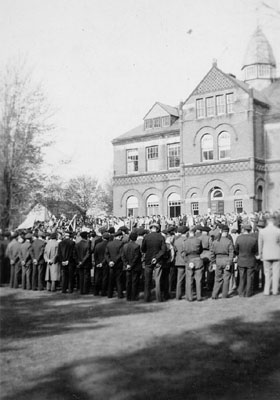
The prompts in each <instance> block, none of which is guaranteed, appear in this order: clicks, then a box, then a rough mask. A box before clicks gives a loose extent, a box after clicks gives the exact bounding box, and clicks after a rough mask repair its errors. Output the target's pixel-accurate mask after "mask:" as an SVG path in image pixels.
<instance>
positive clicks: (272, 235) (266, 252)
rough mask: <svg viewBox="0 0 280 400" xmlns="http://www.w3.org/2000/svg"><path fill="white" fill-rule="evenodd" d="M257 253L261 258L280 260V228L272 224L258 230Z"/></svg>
mask: <svg viewBox="0 0 280 400" xmlns="http://www.w3.org/2000/svg"><path fill="white" fill-rule="evenodd" d="M259 253H260V258H261V259H263V260H280V229H279V228H277V227H276V226H274V225H273V224H268V226H267V227H266V228H264V229H262V230H260V233H259Z"/></svg>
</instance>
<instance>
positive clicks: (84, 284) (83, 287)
mask: <svg viewBox="0 0 280 400" xmlns="http://www.w3.org/2000/svg"><path fill="white" fill-rule="evenodd" d="M80 237H81V240H80V241H79V242H78V243H76V244H75V248H74V260H75V263H76V266H77V269H78V271H79V282H80V293H81V294H88V293H89V290H90V270H91V266H92V264H91V248H90V242H89V241H88V233H87V232H86V231H84V232H81V233H80Z"/></svg>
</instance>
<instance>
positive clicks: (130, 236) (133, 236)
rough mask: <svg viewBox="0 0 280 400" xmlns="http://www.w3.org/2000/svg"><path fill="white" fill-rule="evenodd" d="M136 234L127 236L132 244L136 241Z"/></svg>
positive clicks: (132, 233)
mask: <svg viewBox="0 0 280 400" xmlns="http://www.w3.org/2000/svg"><path fill="white" fill-rule="evenodd" d="M137 236H138V235H137V233H136V232H131V234H130V235H129V239H130V240H132V241H133V242H135V240H136V239H137Z"/></svg>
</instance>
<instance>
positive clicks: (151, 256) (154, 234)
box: [141, 223, 166, 302]
mask: <svg viewBox="0 0 280 400" xmlns="http://www.w3.org/2000/svg"><path fill="white" fill-rule="evenodd" d="M141 250H142V252H143V253H144V254H145V287H144V300H145V301H146V302H148V301H151V288H152V280H153V272H154V274H155V284H156V299H157V301H162V300H163V299H162V293H161V287H160V284H161V274H162V258H163V256H164V255H165V252H166V244H165V239H164V237H163V236H162V235H161V233H160V227H159V224H157V223H152V224H151V225H150V233H148V234H147V235H145V237H144V239H143V242H142V248H141Z"/></svg>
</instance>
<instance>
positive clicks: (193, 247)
mask: <svg viewBox="0 0 280 400" xmlns="http://www.w3.org/2000/svg"><path fill="white" fill-rule="evenodd" d="M195 231H196V228H195V226H194V227H192V228H191V229H190V232H189V237H188V238H187V239H186V240H185V241H184V245H183V251H182V255H183V256H184V259H185V273H186V300H188V301H193V300H194V298H193V283H194V280H195V284H196V300H197V301H201V300H202V296H201V281H202V272H203V262H202V259H201V258H200V254H201V253H202V243H201V239H200V237H197V236H195Z"/></svg>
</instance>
